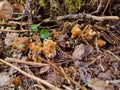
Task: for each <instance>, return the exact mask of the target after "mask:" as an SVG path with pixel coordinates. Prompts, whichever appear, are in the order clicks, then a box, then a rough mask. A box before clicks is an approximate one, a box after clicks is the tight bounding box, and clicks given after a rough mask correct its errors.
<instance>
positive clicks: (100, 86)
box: [87, 78, 115, 90]
mask: <svg viewBox="0 0 120 90" xmlns="http://www.w3.org/2000/svg"><path fill="white" fill-rule="evenodd" d="M87 81H88V86H89V87H90V88H92V89H93V90H115V89H114V87H113V86H112V85H108V84H107V83H106V82H105V81H103V80H101V79H98V78H91V79H88V80H87Z"/></svg>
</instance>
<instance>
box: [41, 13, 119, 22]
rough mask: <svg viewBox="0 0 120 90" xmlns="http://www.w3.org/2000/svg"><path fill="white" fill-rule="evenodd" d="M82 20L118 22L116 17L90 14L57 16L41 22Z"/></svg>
mask: <svg viewBox="0 0 120 90" xmlns="http://www.w3.org/2000/svg"><path fill="white" fill-rule="evenodd" d="M83 18H85V19H92V20H97V21H105V20H119V17H118V16H94V15H91V14H85V13H78V14H68V15H64V16H58V17H55V18H48V19H44V20H43V21H42V22H43V23H48V22H55V21H60V20H65V19H83Z"/></svg>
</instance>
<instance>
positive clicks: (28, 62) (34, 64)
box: [5, 57, 49, 67]
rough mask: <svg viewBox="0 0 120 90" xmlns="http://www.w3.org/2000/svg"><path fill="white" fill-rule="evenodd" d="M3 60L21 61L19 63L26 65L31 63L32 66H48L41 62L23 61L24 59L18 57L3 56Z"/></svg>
mask: <svg viewBox="0 0 120 90" xmlns="http://www.w3.org/2000/svg"><path fill="white" fill-rule="evenodd" d="M5 61H7V62H14V63H21V64H26V65H32V66H35V67H36V66H39V67H42V66H49V65H48V64H43V63H36V62H30V61H24V60H18V59H14V58H9V57H7V58H5Z"/></svg>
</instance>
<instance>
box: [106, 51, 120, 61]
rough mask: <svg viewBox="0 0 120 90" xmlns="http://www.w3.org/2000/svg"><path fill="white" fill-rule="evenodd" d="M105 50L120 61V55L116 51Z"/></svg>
mask: <svg viewBox="0 0 120 90" xmlns="http://www.w3.org/2000/svg"><path fill="white" fill-rule="evenodd" d="M105 52H107V53H109V54H111V55H112V56H114V57H115V58H116V59H117V60H118V61H120V58H119V57H118V56H116V55H115V54H114V53H112V52H111V51H109V50H106V51H105Z"/></svg>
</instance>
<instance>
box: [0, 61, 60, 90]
mask: <svg viewBox="0 0 120 90" xmlns="http://www.w3.org/2000/svg"><path fill="white" fill-rule="evenodd" d="M0 61H1V62H2V63H4V64H6V65H8V66H10V67H12V68H14V69H15V70H17V71H19V72H20V73H21V74H23V75H25V76H27V77H29V78H31V79H33V80H36V81H37V82H40V83H42V84H44V85H46V86H48V87H49V88H51V89H52V90H62V89H60V88H58V87H56V86H54V85H53V84H51V83H49V82H47V81H45V80H43V79H40V78H38V77H36V76H34V75H31V74H28V73H26V72H25V71H23V70H21V69H20V68H18V67H16V66H14V65H12V64H10V63H9V62H7V61H5V60H2V59H0Z"/></svg>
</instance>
